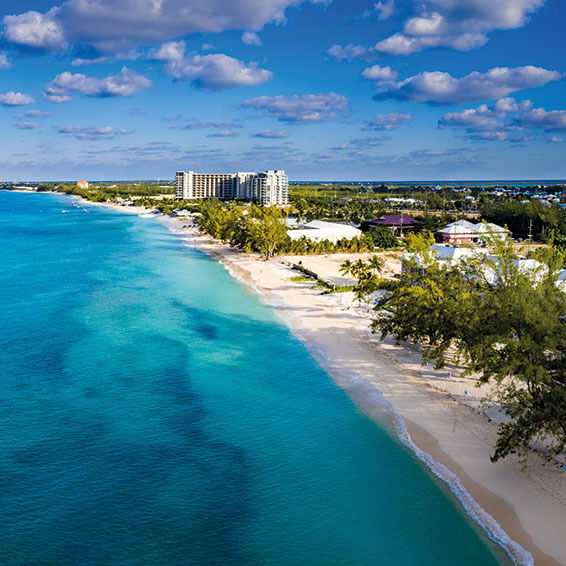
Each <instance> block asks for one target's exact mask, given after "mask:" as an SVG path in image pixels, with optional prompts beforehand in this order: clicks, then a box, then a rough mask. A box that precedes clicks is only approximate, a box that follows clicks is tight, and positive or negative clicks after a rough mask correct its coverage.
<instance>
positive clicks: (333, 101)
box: [242, 92, 348, 124]
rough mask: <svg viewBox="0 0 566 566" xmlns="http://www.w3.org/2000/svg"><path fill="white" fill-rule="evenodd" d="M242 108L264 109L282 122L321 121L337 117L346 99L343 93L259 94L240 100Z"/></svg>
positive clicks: (345, 107) (345, 108) (346, 104)
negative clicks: (255, 96)
mask: <svg viewBox="0 0 566 566" xmlns="http://www.w3.org/2000/svg"><path fill="white" fill-rule="evenodd" d="M242 106H243V107H244V108H254V109H255V110H264V111H265V112H267V113H268V114H270V115H271V116H273V117H275V118H278V119H279V120H280V121H282V122H291V123H295V124H301V123H307V122H322V121H323V120H329V119H332V118H337V117H338V116H339V113H340V112H344V111H346V110H347V109H348V99H347V98H346V97H345V96H344V95H343V94H336V93H335V92H330V93H328V94H295V95H293V96H284V95H282V94H279V95H277V96H259V97H257V98H251V99H249V100H245V101H244V102H242Z"/></svg>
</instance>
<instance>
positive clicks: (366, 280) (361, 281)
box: [340, 255, 384, 303]
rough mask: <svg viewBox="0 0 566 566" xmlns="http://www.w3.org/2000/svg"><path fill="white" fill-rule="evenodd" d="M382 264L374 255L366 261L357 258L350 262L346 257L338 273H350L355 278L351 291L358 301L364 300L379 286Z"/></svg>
mask: <svg viewBox="0 0 566 566" xmlns="http://www.w3.org/2000/svg"><path fill="white" fill-rule="evenodd" d="M383 265H384V262H383V260H382V259H381V258H380V257H378V256H376V255H374V256H371V257H370V258H369V259H368V260H367V261H364V260H362V259H358V260H357V261H354V262H352V261H350V260H349V259H347V260H346V261H345V262H344V263H343V264H342V265H341V266H340V273H342V274H343V275H352V277H354V278H355V279H356V285H355V286H354V288H353V291H354V295H355V297H356V299H357V300H358V302H359V303H362V301H365V300H366V298H367V297H368V296H370V295H371V294H372V293H374V292H375V291H377V290H378V289H379V288H380V285H381V283H382V278H381V272H382V271H383Z"/></svg>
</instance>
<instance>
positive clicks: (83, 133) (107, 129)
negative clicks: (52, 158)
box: [57, 125, 135, 140]
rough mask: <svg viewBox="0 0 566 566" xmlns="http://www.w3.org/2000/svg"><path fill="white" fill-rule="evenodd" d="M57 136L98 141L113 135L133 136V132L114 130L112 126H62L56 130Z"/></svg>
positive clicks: (123, 129)
mask: <svg viewBox="0 0 566 566" xmlns="http://www.w3.org/2000/svg"><path fill="white" fill-rule="evenodd" d="M57 132H58V133H59V134H64V135H68V136H72V137H74V138H76V139H78V140H98V139H111V138H113V137H114V135H115V134H118V135H127V134H133V133H134V132H135V130H127V129H125V128H121V129H119V130H114V128H112V126H102V127H98V126H75V125H72V126H63V127H62V128H59V130H57Z"/></svg>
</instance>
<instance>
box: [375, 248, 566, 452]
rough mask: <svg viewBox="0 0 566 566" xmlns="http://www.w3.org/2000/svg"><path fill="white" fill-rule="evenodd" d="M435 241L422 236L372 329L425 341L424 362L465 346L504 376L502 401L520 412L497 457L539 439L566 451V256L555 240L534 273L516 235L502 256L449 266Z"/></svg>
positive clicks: (472, 367)
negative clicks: (523, 262) (565, 272)
mask: <svg viewBox="0 0 566 566" xmlns="http://www.w3.org/2000/svg"><path fill="white" fill-rule="evenodd" d="M429 243H430V242H429V241H426V240H425V238H421V239H419V238H418V237H415V238H414V241H413V242H412V245H413V249H416V250H418V251H419V252H420V262H419V263H417V262H416V261H409V262H407V263H406V264H405V269H404V271H403V274H402V275H401V278H400V281H399V284H398V285H397V286H396V287H394V288H393V289H392V290H391V292H390V293H389V294H388V295H387V296H386V297H385V298H383V299H382V300H381V301H380V302H379V303H378V305H377V307H376V316H375V319H374V321H373V323H372V330H373V331H374V332H380V333H381V336H382V338H384V337H385V336H387V335H392V336H394V337H395V339H396V340H397V342H398V343H400V342H402V341H409V342H415V343H419V344H421V345H422V346H423V362H434V363H435V365H436V367H442V366H443V365H444V364H445V363H446V361H447V357H448V355H449V350H450V351H453V350H455V351H456V352H457V354H456V357H457V360H458V361H460V362H462V363H464V364H465V366H466V367H467V370H466V373H468V374H469V373H474V374H479V376H480V377H479V383H480V384H481V383H488V382H489V383H491V384H493V385H494V390H495V394H494V398H493V401H494V402H497V403H499V405H500V406H501V407H502V409H503V410H504V412H505V413H506V414H507V415H508V416H509V417H510V419H511V420H510V421H509V422H506V423H504V424H501V425H499V436H498V440H497V443H496V447H495V452H494V454H493V457H492V459H493V460H494V461H496V460H499V459H500V458H504V457H506V456H508V455H510V454H515V453H517V454H519V455H524V454H525V453H526V451H527V450H528V449H529V447H530V444H531V442H532V441H533V440H534V439H537V440H540V441H542V442H544V444H545V446H546V448H547V450H548V454H549V455H554V454H558V453H559V452H561V451H562V450H564V448H565V446H566V316H565V315H566V294H565V293H564V292H562V291H561V290H560V289H558V288H557V286H556V277H557V274H558V269H559V268H560V266H561V265H562V262H563V260H564V257H563V256H562V254H561V253H560V252H559V251H557V250H550V251H549V248H547V249H546V250H545V251H541V252H539V256H538V257H539V259H540V260H543V261H545V266H546V267H544V268H542V269H540V270H539V271H538V273H537V274H529V273H525V272H524V271H522V270H520V269H519V267H518V263H517V255H516V253H515V252H514V250H513V247H512V245H511V244H508V243H498V244H497V245H496V250H495V252H494V259H489V260H486V259H485V258H484V259H482V260H481V261H480V260H477V259H470V260H469V261H466V262H463V263H462V264H460V265H459V266H457V267H454V266H452V267H450V266H448V267H445V266H440V265H439V262H437V261H435V259H434V258H433V257H432V256H431V255H430V253H429V252H427V251H426V250H427V249H428V244H429ZM493 274H497V282H496V284H494V283H493V280H492V277H491V276H492V275H493Z"/></svg>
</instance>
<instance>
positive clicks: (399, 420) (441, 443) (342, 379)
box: [73, 196, 566, 565]
mask: <svg viewBox="0 0 566 566" xmlns="http://www.w3.org/2000/svg"><path fill="white" fill-rule="evenodd" d="M73 200H78V201H79V202H80V201H83V203H84V204H86V203H88V204H91V205H93V206H106V207H110V208H113V209H114V210H116V211H119V212H127V213H135V214H138V215H139V214H143V213H144V212H146V210H145V209H143V208H142V207H125V206H122V205H113V204H109V203H93V202H90V201H86V200H84V199H82V198H81V197H76V196H74V197H73ZM155 216H156V217H157V218H158V219H159V220H160V221H161V222H162V224H164V225H165V226H167V227H168V228H169V229H171V230H172V231H173V232H175V234H176V235H177V236H178V237H180V238H181V239H182V240H183V242H184V243H185V245H187V246H190V247H194V248H196V249H199V250H200V251H202V252H204V253H206V254H207V255H209V256H211V257H212V258H214V259H215V260H217V261H219V262H220V263H221V264H222V265H224V267H225V268H226V269H227V270H228V271H229V273H230V274H231V275H232V276H233V277H234V278H236V279H238V280H239V281H241V282H242V284H243V285H245V286H246V287H248V288H250V289H251V290H253V291H254V292H256V293H258V294H259V295H260V297H261V300H262V302H264V303H265V304H267V305H268V306H270V307H271V308H272V309H273V310H274V311H275V313H276V315H277V316H278V318H280V319H281V320H282V321H283V322H284V323H285V324H286V325H287V326H288V327H289V329H290V331H291V332H292V333H293V334H294V335H295V336H296V337H297V338H298V339H299V340H301V341H302V342H303V343H304V344H306V345H307V347H308V349H309V352H310V353H311V355H312V356H313V357H314V358H315V360H316V361H317V362H318V363H319V364H320V365H321V366H322V367H323V368H324V369H325V371H326V372H327V373H328V374H329V375H330V376H331V377H332V379H333V380H334V381H335V382H336V384H337V385H338V386H339V387H341V388H342V389H343V390H344V391H345V393H346V394H347V395H348V396H349V397H350V399H351V400H352V401H353V402H354V403H355V404H356V406H357V407H358V408H359V410H360V411H361V412H363V413H364V414H366V415H367V416H368V418H371V419H372V420H375V421H377V422H378V423H379V424H380V425H381V426H385V427H386V428H387V429H389V430H390V432H391V433H392V435H393V436H394V437H395V438H396V439H398V440H399V442H400V443H401V444H402V445H404V446H405V448H406V449H407V450H409V451H410V452H411V453H412V454H413V455H414V457H416V458H417V459H419V460H420V461H421V462H422V464H423V465H425V466H426V467H427V468H428V469H429V470H430V472H431V473H432V474H433V475H434V476H436V477H437V478H439V480H440V481H441V482H442V484H443V485H444V486H446V488H447V489H449V490H450V491H451V492H452V494H453V495H454V496H455V497H456V499H457V500H458V502H459V504H460V505H461V506H462V507H463V510H464V512H465V513H466V514H467V515H468V517H469V518H470V520H471V521H472V522H474V523H475V524H477V525H479V526H478V528H481V529H482V530H483V531H484V532H485V533H487V536H488V537H489V538H490V539H491V540H492V541H494V542H495V543H496V544H497V546H499V547H500V548H502V549H504V550H505V551H506V553H507V554H508V555H509V556H511V557H512V559H513V560H514V561H515V562H516V563H518V564H532V563H533V559H534V563H536V564H537V565H539V564H542V565H545V564H548V565H553V564H566V547H565V546H564V544H562V542H563V541H562V539H563V537H564V535H565V534H566V532H565V529H564V525H565V524H566V473H565V472H564V471H562V470H557V469H556V467H555V466H554V469H553V466H552V464H550V463H549V462H547V461H546V460H544V459H543V458H542V457H541V456H540V455H538V454H535V453H532V454H530V455H529V457H528V467H527V470H526V471H523V470H522V468H521V465H520V464H518V463H517V462H516V461H513V460H512V457H511V458H508V459H507V460H506V461H503V462H498V463H496V464H492V463H491V462H490V460H489V455H490V454H491V452H492V450H493V442H494V439H495V434H496V425H495V424H494V423H493V422H491V420H490V419H489V418H488V417H487V416H486V415H484V414H483V413H480V412H479V411H478V410H477V409H474V407H473V406H472V405H470V403H467V404H465V403H464V399H461V397H462V395H461V392H460V394H458V391H459V389H462V387H469V383H468V384H466V383H464V384H463V385H462V384H458V386H457V387H456V389H455V390H454V391H450V392H448V391H446V390H445V389H443V386H445V385H446V383H445V382H446V381H447V380H446V376H445V375H444V376H442V375H441V374H446V371H444V372H435V371H434V370H431V369H430V368H429V367H424V366H421V365H420V360H419V355H418V353H417V352H415V351H414V350H412V349H410V348H408V347H405V346H395V345H394V344H393V343H392V342H391V341H384V342H381V341H380V340H379V338H378V337H376V336H375V335H372V334H370V332H369V329H368V323H369V317H368V315H367V313H364V312H362V310H361V309H359V308H355V307H354V305H353V304H348V306H346V304H347V303H349V297H346V296H338V295H320V294H319V292H317V291H314V290H312V289H311V288H310V284H307V283H293V282H291V281H289V279H290V277H291V276H293V275H296V272H294V271H292V270H291V268H290V267H289V266H288V265H285V262H284V260H282V259H280V258H278V257H276V258H275V259H273V260H271V261H268V262H266V261H262V260H260V259H259V256H258V255H257V254H245V253H243V252H241V251H240V250H236V249H234V248H230V247H229V246H227V245H224V244H222V243H219V242H216V241H214V240H212V238H210V237H209V236H207V235H203V234H200V233H199V232H198V231H197V230H195V229H182V228H181V226H180V225H179V221H178V220H175V219H169V218H168V217H165V216H163V215H155ZM305 257H308V256H305ZM435 374H439V375H435ZM431 376H432V378H431ZM448 381H456V382H458V381H461V380H458V379H456V380H451V379H450V376H449V378H448ZM466 394H467V392H466ZM466 401H471V400H470V399H466ZM387 406H390V407H391V408H392V411H391V409H389V408H388V407H387ZM384 416H385V417H386V418H384ZM385 420H390V421H391V422H390V423H389V424H390V426H389V427H388V426H387V423H384V421H385ZM561 535H562V536H561Z"/></svg>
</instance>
